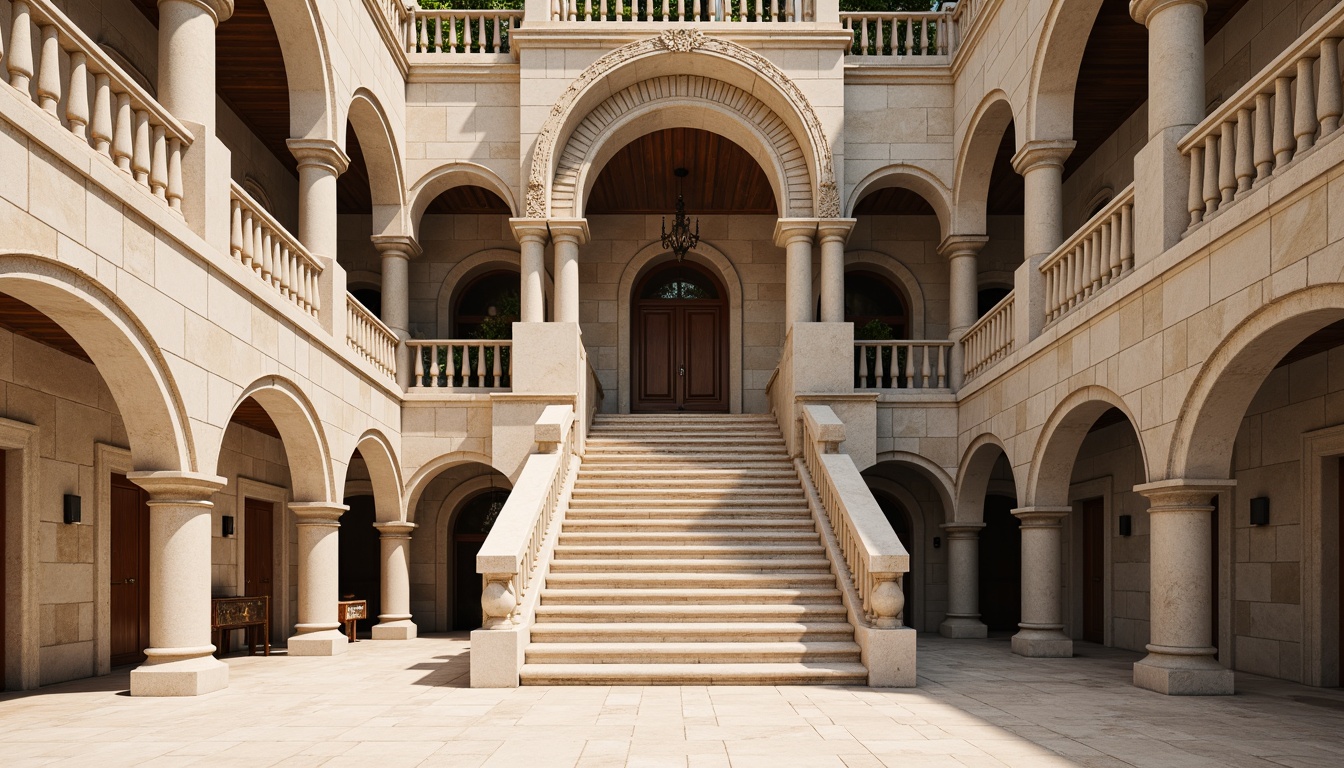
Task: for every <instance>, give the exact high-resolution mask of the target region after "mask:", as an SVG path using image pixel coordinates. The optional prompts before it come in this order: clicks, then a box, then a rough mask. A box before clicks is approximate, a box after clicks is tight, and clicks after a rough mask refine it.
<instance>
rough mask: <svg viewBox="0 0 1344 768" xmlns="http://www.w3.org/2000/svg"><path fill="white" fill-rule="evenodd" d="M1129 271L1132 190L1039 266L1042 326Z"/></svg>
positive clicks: (1131, 258) (1115, 201)
mask: <svg viewBox="0 0 1344 768" xmlns="http://www.w3.org/2000/svg"><path fill="white" fill-rule="evenodd" d="M1132 269H1134V185H1133V184H1130V185H1129V186H1128V187H1126V188H1125V189H1124V190H1123V191H1121V192H1120V194H1118V195H1116V196H1115V198H1114V199H1113V200H1111V201H1110V202H1109V203H1107V204H1106V207H1104V208H1102V209H1101V210H1100V211H1097V213H1096V215H1094V216H1093V217H1092V218H1090V219H1088V220H1087V223H1085V224H1083V226H1082V227H1081V228H1079V230H1078V231H1077V232H1075V233H1074V234H1073V236H1072V237H1070V238H1069V239H1068V240H1065V241H1064V244H1063V245H1061V246H1060V247H1059V248H1058V249H1056V250H1055V252H1054V253H1053V254H1051V255H1050V257H1049V258H1047V259H1046V260H1045V261H1043V262H1041V267H1040V270H1041V275H1042V276H1044V278H1045V322H1047V323H1050V322H1052V321H1054V320H1058V319H1059V318H1061V317H1063V316H1064V315H1067V314H1068V313H1069V312H1071V311H1073V309H1074V308H1075V307H1077V306H1079V305H1080V304H1083V303H1084V302H1086V301H1087V300H1088V299H1090V298H1092V295H1093V294H1095V293H1097V292H1098V291H1100V290H1101V289H1103V288H1105V287H1106V286H1108V285H1110V284H1111V283H1112V282H1114V281H1116V280H1119V279H1120V278H1121V277H1124V276H1125V275H1127V274H1129V272H1130V270H1132Z"/></svg>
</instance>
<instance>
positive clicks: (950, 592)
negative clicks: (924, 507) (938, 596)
mask: <svg viewBox="0 0 1344 768" xmlns="http://www.w3.org/2000/svg"><path fill="white" fill-rule="evenodd" d="M984 527H985V524H984V523H944V524H943V526H942V528H943V530H944V531H947V618H946V619H944V620H943V623H942V624H940V625H939V626H938V634H940V635H942V636H943V637H955V638H964V637H988V636H989V628H988V627H986V626H985V624H984V622H982V621H980V530H981V529H982V528H984Z"/></svg>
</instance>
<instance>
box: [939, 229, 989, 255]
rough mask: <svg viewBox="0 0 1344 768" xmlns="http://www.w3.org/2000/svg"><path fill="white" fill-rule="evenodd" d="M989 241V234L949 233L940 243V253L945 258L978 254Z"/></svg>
mask: <svg viewBox="0 0 1344 768" xmlns="http://www.w3.org/2000/svg"><path fill="white" fill-rule="evenodd" d="M987 243H989V236H988V235H948V236H947V237H945V238H943V242H941V243H939V244H938V255H939V256H942V257H943V258H945V259H950V258H953V257H955V256H978V255H980V249H982V248H984V247H985V245H986V244H987Z"/></svg>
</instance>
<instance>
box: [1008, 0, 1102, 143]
mask: <svg viewBox="0 0 1344 768" xmlns="http://www.w3.org/2000/svg"><path fill="white" fill-rule="evenodd" d="M1101 4H1102V0H1054V2H1053V3H1052V4H1051V7H1050V12H1049V13H1048V14H1046V17H1045V26H1044V27H1043V28H1042V30H1041V37H1040V42H1039V43H1038V44H1037V46H1036V55H1035V58H1034V60H1033V61H1032V67H1031V82H1030V84H1029V86H1028V92H1027V103H1028V107H1027V120H1026V136H1027V141H1041V140H1045V141H1056V140H1059V141H1064V140H1068V139H1072V138H1073V99H1074V95H1075V93H1076V92H1077V87H1078V69H1079V67H1081V66H1082V63H1083V52H1084V51H1085V50H1086V49H1087V41H1088V38H1089V37H1091V35H1092V25H1093V23H1095V22H1096V20H1097V13H1098V12H1099V11H1100V10H1101ZM1021 143H1022V142H1019V144H1021Z"/></svg>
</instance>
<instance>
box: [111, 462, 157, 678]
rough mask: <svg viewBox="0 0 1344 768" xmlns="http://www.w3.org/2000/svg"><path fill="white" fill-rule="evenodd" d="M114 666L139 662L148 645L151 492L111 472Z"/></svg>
mask: <svg viewBox="0 0 1344 768" xmlns="http://www.w3.org/2000/svg"><path fill="white" fill-rule="evenodd" d="M111 527H112V547H111V549H112V563H111V568H110V570H111V574H112V610H111V619H112V637H111V639H110V642H111V652H112V665H113V666H121V665H124V664H136V663H138V662H141V661H143V660H144V659H145V648H147V647H148V646H149V588H150V584H149V494H148V493H146V492H145V491H144V489H142V488H141V487H140V486H138V485H136V484H135V483H132V482H131V481H130V480H127V479H126V476H125V475H112V526H111Z"/></svg>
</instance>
